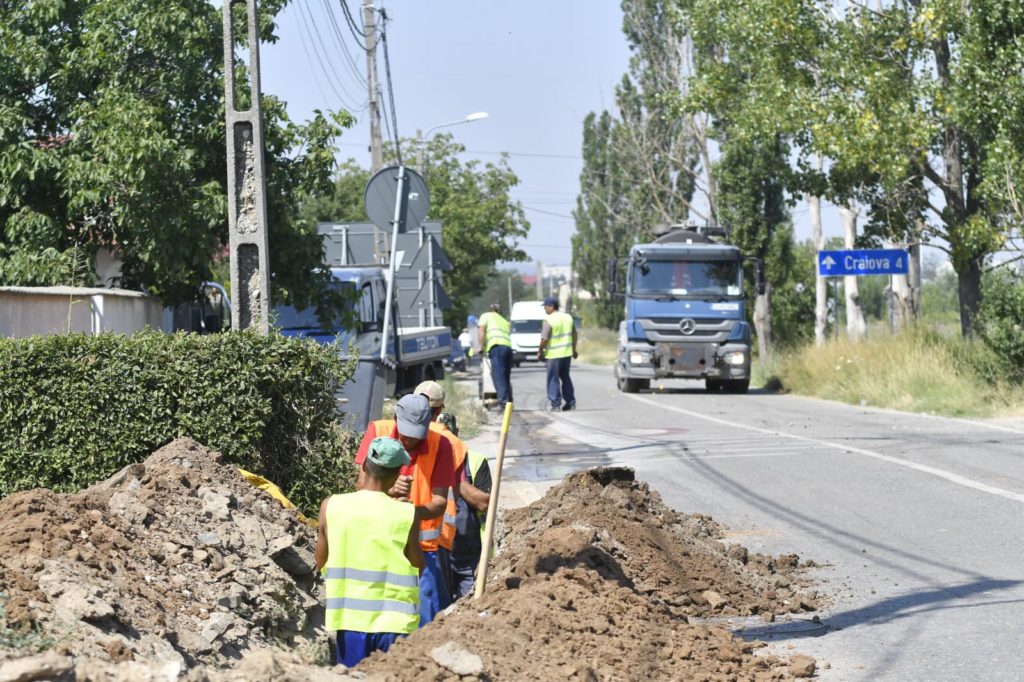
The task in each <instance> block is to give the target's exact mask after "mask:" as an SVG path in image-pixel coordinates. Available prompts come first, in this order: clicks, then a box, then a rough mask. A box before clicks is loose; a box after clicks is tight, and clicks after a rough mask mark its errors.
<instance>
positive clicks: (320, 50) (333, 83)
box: [297, 2, 358, 109]
mask: <svg viewBox="0 0 1024 682" xmlns="http://www.w3.org/2000/svg"><path fill="white" fill-rule="evenodd" d="M297 4H298V6H299V18H300V19H301V20H302V24H303V27H304V28H305V31H306V37H307V38H309V40H310V44H311V45H312V47H313V52H314V54H316V58H317V61H318V62H319V63H320V68H321V70H322V71H323V72H324V76H325V77H326V79H327V84H328V86H330V88H331V90H332V91H333V92H334V95H335V97H337V98H338V101H339V102H341V104H342V105H343V106H345V107H346V108H349V109H357V108H358V107H353V106H352V104H351V98H352V96H351V95H350V94H349V92H348V90H347V89H346V88H345V86H344V85H343V84H342V83H341V81H340V79H338V78H337V74H335V73H334V72H333V71H332V70H331V69H328V68H327V65H326V63H325V56H326V54H327V50H326V47H325V46H324V43H323V39H322V38H321V37H320V29H318V28H317V25H316V22H314V21H313V18H312V15H309V19H308V20H307V17H306V12H307V11H308V10H307V8H306V7H305V3H302V2H299V3H297ZM310 23H312V24H313V29H312V30H310V28H309V25H310ZM314 32H315V33H316V39H315V40H314V39H313V34H314ZM338 87H340V88H341V90H342V91H344V92H345V95H344V96H343V95H342V94H341V92H339V91H338Z"/></svg>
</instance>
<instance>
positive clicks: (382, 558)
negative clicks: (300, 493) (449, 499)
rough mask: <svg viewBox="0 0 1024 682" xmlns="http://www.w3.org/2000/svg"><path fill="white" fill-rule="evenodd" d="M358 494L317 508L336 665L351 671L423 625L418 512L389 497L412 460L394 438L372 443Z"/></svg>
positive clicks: (319, 552) (320, 556) (319, 557)
mask: <svg viewBox="0 0 1024 682" xmlns="http://www.w3.org/2000/svg"><path fill="white" fill-rule="evenodd" d="M368 450H369V451H368V453H367V456H366V459H365V460H364V461H363V463H362V467H361V471H362V481H363V485H362V488H361V489H360V490H357V491H356V492H354V493H348V494H345V495H331V496H330V497H328V498H327V499H325V500H324V501H323V502H322V503H321V505H320V523H319V527H318V529H317V538H316V567H317V570H320V571H321V572H322V574H323V576H324V586H325V588H326V589H325V591H326V607H327V611H326V617H325V623H326V627H327V629H328V630H330V631H333V632H335V633H336V634H337V639H336V645H335V658H336V662H337V663H340V664H343V665H346V666H348V667H352V666H354V665H356V664H357V663H359V661H361V660H362V659H363V658H365V657H366V656H369V655H370V653H371V652H373V651H387V650H388V649H389V648H390V647H391V645H392V644H393V643H394V642H395V640H396V639H397V638H398V637H399V636H403V635H407V634H409V633H411V632H413V631H414V630H415V629H416V628H417V627H418V626H419V622H420V613H419V603H420V598H419V574H420V571H421V570H422V569H423V555H422V553H421V552H420V541H419V524H417V523H416V508H415V507H414V506H413V505H411V504H408V503H406V502H402V501H400V500H397V499H395V498H393V497H391V496H390V495H388V492H387V491H388V490H390V489H391V488H392V486H394V485H395V481H396V480H398V476H399V472H400V471H401V468H402V467H403V466H408V465H409V454H408V453H407V452H406V451H405V448H404V447H402V444H401V443H399V442H398V441H397V440H395V439H393V438H374V439H373V441H372V442H371V443H370V446H369V449H368Z"/></svg>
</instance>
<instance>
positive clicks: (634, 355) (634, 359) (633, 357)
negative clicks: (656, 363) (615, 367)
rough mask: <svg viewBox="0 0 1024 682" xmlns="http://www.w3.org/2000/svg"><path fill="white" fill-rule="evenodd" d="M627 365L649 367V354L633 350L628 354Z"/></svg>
mask: <svg viewBox="0 0 1024 682" xmlns="http://www.w3.org/2000/svg"><path fill="white" fill-rule="evenodd" d="M629 364H631V365H649V364H651V354H650V352H648V351H642V350H633V351H630V352H629Z"/></svg>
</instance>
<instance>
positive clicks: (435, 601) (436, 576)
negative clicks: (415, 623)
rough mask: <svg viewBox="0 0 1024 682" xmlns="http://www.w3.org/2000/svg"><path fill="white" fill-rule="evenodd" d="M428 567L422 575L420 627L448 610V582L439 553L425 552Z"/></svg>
mask: <svg viewBox="0 0 1024 682" xmlns="http://www.w3.org/2000/svg"><path fill="white" fill-rule="evenodd" d="M423 561H424V563H425V564H426V566H425V567H424V568H423V574H422V575H420V627H423V626H424V625H426V624H427V623H429V622H430V621H432V620H434V617H435V616H437V614H439V613H441V611H444V610H445V609H446V608H448V605H449V604H451V599H450V598H449V596H448V580H447V578H446V577H445V575H444V573H443V572H442V570H441V563H440V562H439V561H438V558H437V552H424V553H423Z"/></svg>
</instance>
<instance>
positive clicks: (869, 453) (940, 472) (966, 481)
mask: <svg viewBox="0 0 1024 682" xmlns="http://www.w3.org/2000/svg"><path fill="white" fill-rule="evenodd" d="M623 395H625V397H627V398H631V399H633V400H636V401H637V402H641V403H646V404H648V405H653V406H655V407H660V408H662V409H665V410H671V411H673V412H678V413H680V414H685V415H687V416H689V417H695V418H697V419H703V420H704V421H708V422H712V423H715V424H721V425H723V426H731V427H733V428H737V429H744V430H746V431H753V432H755V433H763V434H767V435H770V436H778V437H781V438H791V439H793V440H798V441H803V442H806V443H817V444H819V445H823V446H825V447H829V448H834V449H836V450H842V451H843V452H852V453H854V454H857V455H862V456H864V457H871V458H872V459H877V460H880V461H882V462H888V463H889V464H895V465H897V466H901V467H906V468H907V469H913V470H915V471H920V472H921V473H925V474H930V475H932V476H937V477H938V478H942V479H945V480H947V481H949V482H950V483H955V484H957V485H961V486H964V487H965V488H971V489H973V490H978V491H981V492H983V493H988V494H990V495H997V496H999V497H1004V498H1006V499H1008V500H1013V501H1014V502H1020V503H1024V494H1022V493H1015V492H1013V491H1012V490H1006V489H1005V488H997V487H995V486H992V485H988V484H985V483H982V482H980V481H975V480H974V479H971V478H967V477H966V476H961V475H960V474H954V473H953V472H951V471H946V470H945V469H939V468H936V467H932V466H928V465H927V464H918V463H916V462H911V461H909V460H906V459H900V458H899V457H891V456H889V455H883V454H882V453H881V452H875V451H874V450H865V449H863V448H855V447H853V446H850V445H842V444H841V443H833V442H831V441H827V440H819V439H817V438H811V437H809V436H798V435H796V434H793V433H786V432H784V431H773V430H771V429H762V428H760V427H757V426H750V425H748V424H740V423H738V422H733V421H729V420H728V419H721V418H719V417H709V416H708V415H706V414H701V413H700V412H693V411H691V410H687V409H684V408H682V407H676V406H675V405H665V404H664V403H661V402H659V401H656V400H651V399H649V398H641V397H640V396H636V395H630V394H628V393H626V394H623Z"/></svg>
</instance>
